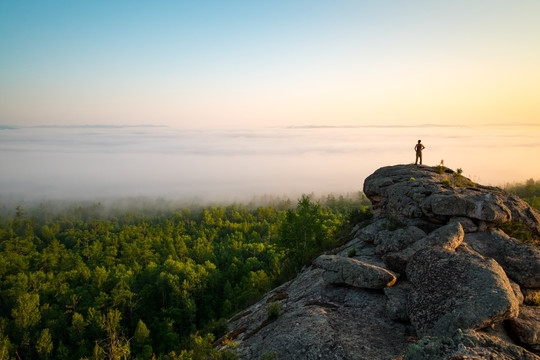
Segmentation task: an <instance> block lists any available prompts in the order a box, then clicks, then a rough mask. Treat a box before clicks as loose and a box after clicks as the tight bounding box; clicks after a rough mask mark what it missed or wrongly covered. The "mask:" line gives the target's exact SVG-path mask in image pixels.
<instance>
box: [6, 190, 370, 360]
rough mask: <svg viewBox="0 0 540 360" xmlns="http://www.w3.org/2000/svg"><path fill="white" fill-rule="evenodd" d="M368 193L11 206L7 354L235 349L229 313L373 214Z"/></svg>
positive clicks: (176, 354) (149, 354)
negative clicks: (224, 345) (182, 203)
mask: <svg viewBox="0 0 540 360" xmlns="http://www.w3.org/2000/svg"><path fill="white" fill-rule="evenodd" d="M370 214H371V210H370V206H369V201H367V199H366V198H365V196H364V195H363V194H362V193H357V194H354V195H353V196H334V195H329V196H326V197H324V198H320V199H315V198H314V197H313V196H308V195H303V196H302V197H301V198H300V199H299V200H298V202H297V204H296V205H295V204H294V203H293V202H292V201H291V200H289V199H278V200H276V201H275V202H273V203H271V204H267V205H264V206H256V205H253V204H248V205H244V204H229V205H209V206H204V207H200V206H199V207H197V206H190V207H182V208H174V209H173V208H170V207H166V208H159V207H157V208H156V207H153V208H151V209H144V208H139V209H137V210H125V209H122V208H116V209H112V210H111V209H105V207H104V206H103V205H101V204H99V203H95V204H86V205H84V206H81V205H72V206H69V207H65V208H63V209H60V210H59V209H58V208H57V207H55V206H54V205H53V204H41V205H40V206H38V207H36V208H33V209H31V210H29V211H28V212H26V210H25V208H24V207H23V206H17V207H16V209H13V210H12V212H11V213H8V214H5V215H2V216H0V279H1V280H0V299H1V300H0V301H1V302H0V359H15V358H23V359H30V358H43V359H47V358H50V359H53V358H54V359H152V358H153V357H154V358H157V359H196V358H231V357H232V356H233V355H232V354H230V353H226V352H217V351H216V350H214V349H213V346H212V342H213V341H214V340H215V339H216V338H218V337H220V336H222V335H223V334H224V333H226V331H227V329H226V326H225V323H226V321H225V319H227V318H228V317H230V316H231V315H233V314H234V313H235V312H237V311H239V310H241V309H243V308H244V307H246V306H247V305H249V304H252V303H254V302H255V301H257V300H258V299H259V298H260V297H261V296H262V295H263V294H264V293H266V292H267V291H268V290H270V289H271V288H272V287H274V286H276V285H278V284H280V283H282V282H284V281H286V280H288V279H290V278H291V277H293V276H294V275H295V274H296V272H297V271H299V270H300V268H301V267H302V266H304V265H305V264H308V263H309V262H310V261H311V259H312V258H313V257H315V256H317V255H318V254H320V253H321V252H322V251H324V250H327V249H330V248H332V247H334V246H336V244H337V243H338V242H339V241H340V236H341V235H342V234H347V233H348V232H349V231H348V229H347V227H348V226H350V225H349V224H350V223H353V224H355V223H356V222H358V221H361V220H363V219H366V218H369V216H370Z"/></svg>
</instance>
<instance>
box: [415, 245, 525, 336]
mask: <svg viewBox="0 0 540 360" xmlns="http://www.w3.org/2000/svg"><path fill="white" fill-rule="evenodd" d="M407 277H408V279H409V281H410V282H411V283H412V284H413V286H414V289H413V290H412V291H411V293H410V296H409V302H408V314H409V318H410V320H411V323H412V324H413V325H414V327H415V328H416V331H417V333H418V334H419V335H421V336H452V335H454V333H455V332H456V331H457V330H458V329H479V328H483V327H485V326H487V325H490V324H492V323H495V322H500V321H502V320H505V319H510V318H514V317H516V316H517V315H518V311H519V310H518V309H519V303H518V300H517V299H516V297H515V295H514V291H513V289H512V286H511V285H510V282H509V280H508V278H507V277H506V274H505V273H504V271H503V269H502V268H501V267H500V266H499V264H497V262H496V261H494V260H493V259H488V258H484V257H482V256H480V255H476V254H473V253H456V252H454V251H449V250H445V249H442V248H426V249H423V250H420V251H418V252H416V254H415V255H414V256H413V257H412V259H411V261H410V262H409V264H408V265H407Z"/></svg>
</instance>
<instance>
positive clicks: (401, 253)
mask: <svg viewBox="0 0 540 360" xmlns="http://www.w3.org/2000/svg"><path fill="white" fill-rule="evenodd" d="M409 228H410V227H409ZM464 235H465V233H464V231H463V227H462V226H461V223H459V222H453V223H449V224H448V225H445V226H441V227H440V228H438V229H437V230H435V231H433V232H431V233H430V234H429V235H427V236H425V237H423V238H421V239H420V240H418V241H414V242H412V241H411V242H409V243H411V245H410V246H408V247H406V248H404V249H398V251H389V252H387V253H385V254H383V255H382V259H383V261H384V263H385V265H386V266H387V267H388V268H389V269H390V270H392V271H395V272H397V273H399V274H405V269H406V266H407V263H408V262H409V260H410V259H411V258H412V256H413V255H414V254H415V253H416V252H417V251H418V250H421V249H425V248H428V247H434V246H438V247H442V248H444V249H447V250H455V249H456V248H457V247H458V246H459V245H461V243H462V242H463V238H464ZM391 250H393V248H392V249H391Z"/></svg>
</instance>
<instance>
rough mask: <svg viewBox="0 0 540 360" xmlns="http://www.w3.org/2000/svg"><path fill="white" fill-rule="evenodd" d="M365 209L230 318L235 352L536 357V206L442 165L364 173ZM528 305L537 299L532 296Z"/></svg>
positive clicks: (539, 278)
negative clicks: (344, 236)
mask: <svg viewBox="0 0 540 360" xmlns="http://www.w3.org/2000/svg"><path fill="white" fill-rule="evenodd" d="M364 192H365V194H366V195H367V196H368V197H369V198H370V200H371V202H372V204H373V208H374V212H375V215H376V216H375V218H374V219H373V221H372V222H371V223H370V224H359V225H358V226H357V227H356V228H355V229H354V231H353V233H352V234H351V235H352V236H351V238H352V240H351V241H349V242H348V243H347V244H346V245H344V246H343V247H341V248H339V249H335V251H333V252H332V253H331V254H325V255H322V256H320V257H319V258H317V259H315V260H314V261H313V264H312V266H311V267H309V268H306V269H304V270H303V271H302V272H301V273H300V274H299V275H298V276H297V278H295V279H294V280H292V281H290V282H288V283H285V284H283V285H282V286H280V287H278V288H276V289H274V290H273V291H271V292H270V293H268V294H267V295H266V296H265V297H264V298H263V299H262V300H261V301H259V302H258V303H256V304H255V305H253V306H251V307H250V308H248V309H246V310H245V311H244V312H242V313H240V314H238V315H237V316H235V317H234V318H232V319H231V320H230V321H229V327H230V329H231V331H230V333H229V334H228V335H227V339H228V340H229V341H232V342H233V343H234V344H235V346H236V348H235V350H234V351H235V352H236V353H237V354H238V355H239V357H240V358H243V359H261V358H263V359H264V358H266V359H407V360H412V359H434V360H437V359H536V360H540V307H539V306H538V302H539V301H540V248H539V247H537V246H536V245H531V244H525V243H522V242H519V241H517V240H516V239H513V238H512V237H510V236H508V235H507V234H505V233H504V232H503V231H502V230H500V228H501V227H502V228H504V225H505V224H509V223H514V224H515V223H519V224H521V225H520V226H525V227H526V228H527V229H528V231H529V232H530V233H532V234H534V236H535V237H536V238H537V239H539V238H540V237H539V236H540V214H539V213H538V212H537V211H535V210H534V209H532V208H531V207H529V206H528V205H527V204H526V203H525V202H523V201H522V200H521V199H519V198H518V197H516V196H514V195H512V194H508V193H506V192H504V191H502V190H501V189H498V188H495V187H487V186H481V185H478V184H474V183H473V182H472V181H470V180H469V179H467V178H465V177H463V176H462V175H461V174H460V173H456V172H453V171H451V170H449V169H446V168H443V167H427V166H416V165H397V166H390V167H384V168H381V169H379V170H377V171H376V172H375V173H373V174H372V175H371V176H369V177H368V178H367V179H366V181H365V183H364ZM535 304H536V305H535Z"/></svg>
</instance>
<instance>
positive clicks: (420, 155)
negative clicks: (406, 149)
mask: <svg viewBox="0 0 540 360" xmlns="http://www.w3.org/2000/svg"><path fill="white" fill-rule="evenodd" d="M418 156H419V157H420V165H422V153H420V154H418Z"/></svg>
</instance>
